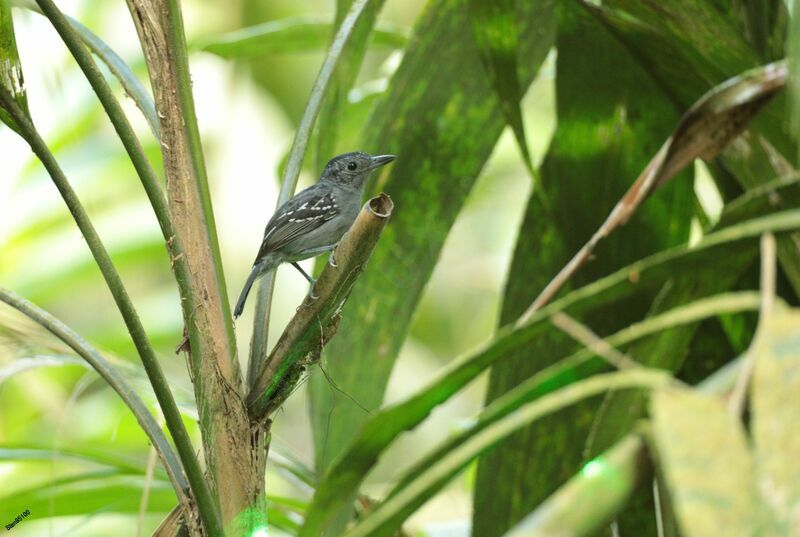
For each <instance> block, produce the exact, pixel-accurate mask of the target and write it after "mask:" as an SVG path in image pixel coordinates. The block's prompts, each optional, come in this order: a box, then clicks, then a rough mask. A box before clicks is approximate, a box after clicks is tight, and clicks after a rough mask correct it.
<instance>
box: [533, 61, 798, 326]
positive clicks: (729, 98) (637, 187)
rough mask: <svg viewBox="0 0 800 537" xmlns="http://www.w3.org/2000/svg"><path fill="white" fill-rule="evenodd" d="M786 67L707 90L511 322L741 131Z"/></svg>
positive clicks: (782, 81)
mask: <svg viewBox="0 0 800 537" xmlns="http://www.w3.org/2000/svg"><path fill="white" fill-rule="evenodd" d="M787 76H788V74H787V68H786V62H785V61H782V62H776V63H771V64H769V65H765V66H763V67H760V68H758V69H753V70H752V71H748V72H746V73H744V74H742V75H740V76H737V77H734V78H732V79H730V80H727V81H726V82H724V83H722V84H720V85H719V86H717V87H715V88H713V89H712V90H711V91H709V92H708V93H707V94H706V95H704V96H703V97H702V98H700V100H698V101H697V102H696V103H695V105H694V106H692V108H690V109H689V110H688V111H687V112H686V113H685V114H684V115H683V117H682V118H681V120H680V122H679V123H678V125H677V127H676V128H675V131H674V132H673V133H672V136H670V137H669V139H668V140H667V141H666V142H665V143H664V145H663V146H662V147H661V149H660V150H659V151H658V153H656V155H655V156H654V157H653V159H652V160H651V161H650V162H649V163H648V165H647V167H645V169H644V171H643V172H642V173H641V174H640V175H639V177H638V178H637V179H636V181H635V182H634V183H633V185H632V186H631V187H630V188H629V189H628V191H627V192H626V193H625V195H624V196H623V197H622V199H620V200H619V202H617V204H616V205H615V206H614V208H613V209H612V210H611V212H610V213H609V215H608V216H607V217H606V219H605V221H604V222H603V224H602V225H601V226H600V227H599V228H598V229H597V231H595V233H594V234H593V235H592V237H591V238H590V239H589V240H588V242H586V244H584V245H583V247H582V248H581V249H580V250H578V252H577V253H576V254H575V255H574V256H573V257H572V259H570V261H569V262H568V263H567V264H566V265H565V266H564V268H562V269H561V270H560V271H559V273H558V274H556V276H555V277H554V278H553V279H552V280H551V281H550V283H548V284H547V286H545V288H544V290H542V292H541V293H540V294H539V296H538V297H536V300H534V301H533V303H532V304H531V306H530V307H529V308H528V309H527V310H526V311H525V313H523V314H522V316H521V317H520V318H519V320H518V321H517V326H522V325H524V324H525V323H526V322H527V321H528V320H529V319H530V318H531V316H532V315H533V314H534V313H535V312H537V311H538V310H540V309H541V308H542V306H544V305H545V304H547V303H548V302H550V300H552V298H553V297H554V296H555V295H556V294H557V293H558V292H559V291H560V290H561V288H562V287H563V286H564V284H565V283H567V281H569V279H570V278H571V277H572V276H573V274H575V272H577V270H578V269H579V268H580V267H581V266H583V264H584V263H586V261H588V260H589V259H590V258H591V255H592V252H593V251H594V249H595V248H596V247H597V245H598V244H599V243H600V242H601V241H602V240H603V239H605V238H606V237H607V236H608V235H610V234H611V233H612V232H613V231H614V230H615V229H617V228H618V227H619V226H621V225H623V224H625V223H626V222H627V221H628V220H629V219H630V218H631V216H633V214H634V213H635V212H636V210H637V209H638V208H639V207H640V206H641V204H642V203H643V202H644V200H645V199H647V198H648V197H649V196H650V195H651V194H652V193H653V192H654V191H655V190H656V189H657V188H658V187H660V186H661V185H663V184H664V183H666V182H667V181H668V180H669V179H671V178H672V177H674V176H675V174H677V173H678V172H679V171H681V170H682V169H683V168H684V167H686V166H687V165H688V164H690V163H692V162H693V161H694V159H695V158H698V157H702V158H703V159H705V160H709V159H711V158H714V157H715V156H716V155H717V154H719V153H720V152H721V151H722V150H723V149H724V148H725V147H726V146H727V145H728V143H730V142H731V141H732V140H733V139H734V138H736V136H738V135H739V134H740V133H741V132H742V131H743V130H744V129H745V127H746V125H747V123H748V121H749V120H750V119H752V118H753V117H754V116H755V115H756V114H757V113H758V112H759V111H760V110H761V109H762V108H763V107H764V105H766V104H767V103H768V102H769V101H770V99H772V97H774V96H775V95H776V94H777V93H778V92H779V91H780V90H782V89H783V88H784V86H785V85H786V80H787Z"/></svg>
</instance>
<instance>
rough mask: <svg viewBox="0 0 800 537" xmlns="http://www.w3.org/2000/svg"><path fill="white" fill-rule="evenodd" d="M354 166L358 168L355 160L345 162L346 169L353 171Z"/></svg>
mask: <svg viewBox="0 0 800 537" xmlns="http://www.w3.org/2000/svg"><path fill="white" fill-rule="evenodd" d="M356 168H358V165H357V164H356V163H355V162H348V163H347V169H348V170H350V171H353V170H355V169H356Z"/></svg>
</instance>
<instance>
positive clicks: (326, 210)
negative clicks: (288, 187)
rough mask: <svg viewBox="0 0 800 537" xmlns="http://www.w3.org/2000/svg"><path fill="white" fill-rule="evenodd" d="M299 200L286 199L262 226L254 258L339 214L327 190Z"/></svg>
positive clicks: (285, 243) (273, 249)
mask: <svg viewBox="0 0 800 537" xmlns="http://www.w3.org/2000/svg"><path fill="white" fill-rule="evenodd" d="M309 198H310V199H308V200H305V201H304V200H303V199H302V198H299V197H298V198H295V200H292V201H295V203H287V204H286V205H284V206H283V207H281V209H279V211H278V213H277V214H276V215H275V216H274V217H273V218H272V219H271V220H270V221H269V224H267V229H265V230H264V240H263V242H262V243H261V249H260V250H259V251H258V256H257V259H260V258H261V257H262V256H264V255H266V254H268V253H269V252H274V251H276V250H280V249H281V248H283V247H284V246H286V245H287V244H289V243H290V242H292V241H293V240H294V239H296V238H297V237H299V236H301V235H304V234H306V233H309V232H310V231H312V230H314V229H316V228H318V227H320V226H321V225H322V224H324V223H325V222H327V221H328V220H331V219H332V218H334V217H335V216H336V215H337V214H339V205H338V203H337V202H336V197H335V196H334V195H333V194H332V193H330V192H328V193H326V194H325V195H323V196H320V197H316V196H309Z"/></svg>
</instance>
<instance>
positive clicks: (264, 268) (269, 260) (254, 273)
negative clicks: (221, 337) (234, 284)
mask: <svg viewBox="0 0 800 537" xmlns="http://www.w3.org/2000/svg"><path fill="white" fill-rule="evenodd" d="M274 257H275V256H274V255H267V256H266V257H265V258H264V259H263V260H262V261H261V262H260V263H256V264H255V265H253V269H252V270H251V271H250V275H249V276H248V277H247V281H246V282H244V288H243V289H242V292H241V293H240V294H239V300H237V301H236V307H235V308H234V310H233V318H234V319H236V318H237V317H239V315H241V314H242V311H243V310H244V303H245V302H247V295H249V294H250V288H251V287H253V284H254V283H255V282H256V280H257V279H258V278H259V277H261V276H263V275H264V274H266V273H267V272H270V271H272V270H274V269H275V267H277V266H278V264H279V263H280V260H279V259H275V258H274Z"/></svg>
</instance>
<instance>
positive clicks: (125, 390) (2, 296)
mask: <svg viewBox="0 0 800 537" xmlns="http://www.w3.org/2000/svg"><path fill="white" fill-rule="evenodd" d="M0 301H2V302H5V303H6V304H8V305H9V306H11V307H12V308H14V309H16V310H17V311H19V312H20V313H22V314H23V315H25V316H26V317H28V318H29V319H31V320H32V321H34V322H36V323H37V324H39V325H40V326H42V327H44V328H45V329H47V330H48V331H49V332H50V333H52V334H53V335H54V336H56V337H57V338H58V339H60V340H61V341H63V342H64V343H66V344H67V346H69V348H71V349H72V350H74V351H75V352H76V353H77V354H78V356H80V357H82V358H83V359H84V360H86V361H87V362H88V363H89V365H91V366H92V367H93V368H94V370H95V371H97V373H98V374H99V375H100V376H101V377H102V378H103V380H105V381H106V382H108V384H109V386H111V388H113V389H114V391H115V392H117V394H118V395H119V397H120V399H122V401H123V402H124V403H125V404H126V405H127V406H128V408H129V409H130V410H131V412H132V413H133V415H134V416H135V417H136V421H137V422H139V425H140V426H141V428H142V430H143V431H144V432H145V434H146V435H147V437H148V438H149V439H150V442H152V444H153V448H154V449H155V450H156V452H157V453H158V455H159V457H161V462H163V463H164V468H165V469H166V470H167V475H168V476H169V478H170V481H172V485H173V487H174V488H175V492H176V493H177V494H178V497H179V498H181V497H182V496H185V494H186V490H187V488H188V486H189V485H188V483H187V481H186V476H184V474H183V467H182V466H181V463H180V461H179V460H178V457H177V455H175V451H174V450H173V449H172V446H171V445H170V443H169V441H168V440H167V437H166V436H165V435H164V432H163V431H162V430H161V427H160V426H159V425H158V423H156V420H155V418H153V415H152V414H151V413H150V411H149V410H148V409H147V406H146V405H145V404H144V402H143V401H142V400H141V398H140V397H139V395H138V394H137V393H136V392H135V391H134V390H133V388H132V387H131V386H130V384H128V382H127V381H126V380H125V378H124V377H123V376H122V375H121V374H120V373H119V372H118V371H117V370H116V369H115V368H114V366H112V365H111V364H110V363H109V361H108V360H106V359H105V357H104V356H103V355H102V354H100V352H99V351H98V350H97V349H95V348H94V347H93V346H92V345H91V344H90V343H89V342H88V341H86V340H85V339H83V338H82V337H81V336H80V335H79V334H78V333H77V332H75V331H74V330H72V329H71V328H70V327H69V326H67V325H66V324H64V323H63V322H61V321H60V320H59V319H57V318H55V317H53V316H52V315H51V314H50V313H48V312H47V311H45V310H43V309H42V308H40V307H39V306H37V305H36V304H34V303H32V302H30V301H28V300H26V299H24V298H23V297H21V296H19V295H18V294H16V293H14V292H12V291H9V290H7V289H4V288H2V287H0Z"/></svg>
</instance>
